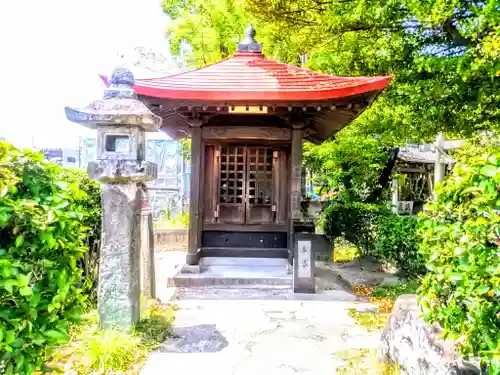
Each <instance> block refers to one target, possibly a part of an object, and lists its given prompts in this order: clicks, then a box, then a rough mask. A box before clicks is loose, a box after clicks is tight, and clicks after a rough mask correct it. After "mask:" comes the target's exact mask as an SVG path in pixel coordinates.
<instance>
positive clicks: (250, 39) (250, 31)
mask: <svg viewBox="0 0 500 375" xmlns="http://www.w3.org/2000/svg"><path fill="white" fill-rule="evenodd" d="M255 35H257V32H256V31H255V29H254V27H253V26H252V24H251V23H250V24H249V25H248V27H247V28H246V29H245V37H244V39H243V40H242V41H241V42H240V43H239V44H238V49H237V52H256V53H261V52H262V45H261V44H260V43H257V41H256V40H255Z"/></svg>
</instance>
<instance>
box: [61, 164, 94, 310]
mask: <svg viewBox="0 0 500 375" xmlns="http://www.w3.org/2000/svg"><path fill="white" fill-rule="evenodd" d="M62 177H63V179H64V180H65V181H66V182H69V183H72V184H76V185H77V186H78V188H79V189H80V190H81V191H83V192H84V193H85V194H82V195H81V196H80V197H79V198H78V205H79V206H80V208H81V209H82V210H84V211H85V212H86V215H85V217H84V219H83V220H82V225H84V226H85V227H88V228H89V231H88V234H87V236H86V238H85V245H86V247H87V249H88V251H87V252H85V255H84V258H82V259H81V260H80V261H79V265H80V267H81V268H82V269H83V276H84V278H85V281H86V286H87V289H86V293H88V294H89V296H90V301H91V302H92V303H94V304H95V303H97V282H98V275H99V250H100V245H101V190H100V186H99V182H97V181H95V180H92V179H90V178H89V177H88V175H87V173H86V172H84V171H81V170H74V169H65V170H63V173H62Z"/></svg>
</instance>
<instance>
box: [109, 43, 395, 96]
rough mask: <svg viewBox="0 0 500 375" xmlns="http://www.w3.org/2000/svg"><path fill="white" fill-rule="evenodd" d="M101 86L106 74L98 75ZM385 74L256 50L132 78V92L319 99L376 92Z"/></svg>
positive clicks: (384, 82) (385, 83) (386, 78)
mask: <svg viewBox="0 0 500 375" xmlns="http://www.w3.org/2000/svg"><path fill="white" fill-rule="evenodd" d="M102 78H103V79H104V81H105V82H106V84H107V78H106V77H102ZM391 79H392V77H391V76H382V77H337V76H332V75H328V74H321V73H316V72H313V71H311V70H308V69H304V68H300V67H297V66H293V65H288V64H283V63H280V62H277V61H274V60H270V59H266V58H265V57H264V55H262V54H261V53H255V52H237V53H236V54H235V55H234V56H233V57H231V58H229V59H227V60H224V61H221V62H219V63H216V64H213V65H209V66H206V67H203V68H200V69H197V70H193V71H189V72H185V73H180V74H176V75H172V76H167V77H161V78H151V79H137V80H136V81H135V85H134V88H135V90H136V92H137V94H138V95H143V96H149V97H155V98H165V99H179V100H194V101H198V100H199V101H219V102H232V101H249V102H250V101H251V102H258V101H264V102H280V101H281V102H283V101H284V102H287V101H320V100H328V99H336V98H342V97H348V96H353V95H360V94H364V93H368V92H372V91H381V90H383V89H384V88H386V87H387V86H388V85H389V82H390V81H391Z"/></svg>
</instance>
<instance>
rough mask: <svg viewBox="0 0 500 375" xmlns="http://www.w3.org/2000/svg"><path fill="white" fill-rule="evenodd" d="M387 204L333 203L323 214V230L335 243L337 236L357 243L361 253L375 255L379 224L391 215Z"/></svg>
mask: <svg viewBox="0 0 500 375" xmlns="http://www.w3.org/2000/svg"><path fill="white" fill-rule="evenodd" d="M389 214H390V211H389V209H388V208H387V207H386V206H381V205H377V204H368V203H361V202H351V203H342V202H339V203H333V204H331V205H330V206H328V207H327V208H326V209H325V211H324V214H323V219H322V225H323V232H324V233H325V235H326V236H327V237H328V239H329V240H330V241H331V242H332V243H333V242H334V241H335V240H336V239H337V238H340V237H343V238H344V239H345V240H347V241H349V242H351V243H352V244H353V245H355V246H356V247H357V248H358V250H359V251H360V252H361V253H362V254H361V255H373V253H374V244H375V239H376V236H377V231H378V226H379V223H380V220H381V219H382V217H384V216H386V215H389Z"/></svg>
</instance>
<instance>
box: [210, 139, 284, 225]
mask: <svg viewBox="0 0 500 375" xmlns="http://www.w3.org/2000/svg"><path fill="white" fill-rule="evenodd" d="M204 143H205V144H204V146H205V147H204V150H203V152H204V153H205V154H206V155H207V156H206V158H205V160H207V161H209V160H210V158H209V157H208V152H209V151H208V150H209V148H212V152H213V160H212V165H206V168H205V169H204V171H203V172H204V173H205V181H207V178H210V177H211V178H212V181H211V184H210V185H209V186H213V188H212V189H211V192H212V195H211V197H207V196H206V195H205V197H204V200H206V199H209V200H210V201H211V202H209V204H208V206H210V208H211V209H216V207H220V206H218V205H219V204H220V202H219V199H220V173H221V169H220V168H221V161H220V157H221V154H220V150H221V147H223V146H225V145H227V146H237V145H239V146H242V147H244V148H245V150H244V155H245V158H244V159H245V161H244V163H245V164H244V172H245V173H244V174H243V175H244V182H243V183H244V197H245V202H244V206H243V207H244V210H245V214H244V219H245V223H243V224H228V223H219V222H218V219H219V218H217V219H216V220H213V214H212V213H209V212H204V213H203V217H204V219H203V230H224V231H246V232H249V231H250V232H266V231H268V232H272V231H274V232H287V231H289V224H288V217H289V215H290V207H289V204H288V200H289V198H288V197H281V199H280V202H273V204H276V206H277V207H276V208H277V212H276V219H277V218H278V214H279V213H281V212H280V210H281V211H283V210H285V213H284V214H283V213H281V214H282V215H284V219H285V220H284V221H283V222H282V223H269V224H248V223H246V222H247V216H248V207H249V202H248V187H247V186H246V185H247V184H246V181H247V174H248V170H247V168H248V163H247V157H248V154H247V149H248V148H249V147H265V148H271V149H273V151H275V150H276V149H278V151H279V152H283V156H282V157H285V158H286V159H285V160H284V162H281V163H279V162H278V163H276V161H275V158H274V155H273V182H272V184H273V197H272V199H273V200H274V199H276V198H277V197H280V193H281V192H282V189H281V188H277V189H278V191H275V189H276V186H277V185H276V184H275V181H274V180H275V178H279V176H278V177H276V175H275V173H274V167H275V164H282V165H284V166H289V165H290V153H291V151H290V150H291V144H290V142H288V141H284V142H283V141H264V142H263V141H262V140H248V139H227V140H226V139H224V140H207V141H205V142H204ZM278 158H279V156H278ZM217 159H218V160H217ZM288 169H289V168H288ZM210 175H212V176H210ZM289 179H290V171H289V170H287V171H286V180H287V181H289ZM287 192H289V189H287ZM281 202H283V204H280V203H281ZM205 206H207V205H205ZM280 206H281V207H280ZM207 208H208V207H207ZM271 209H272V207H271Z"/></svg>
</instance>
